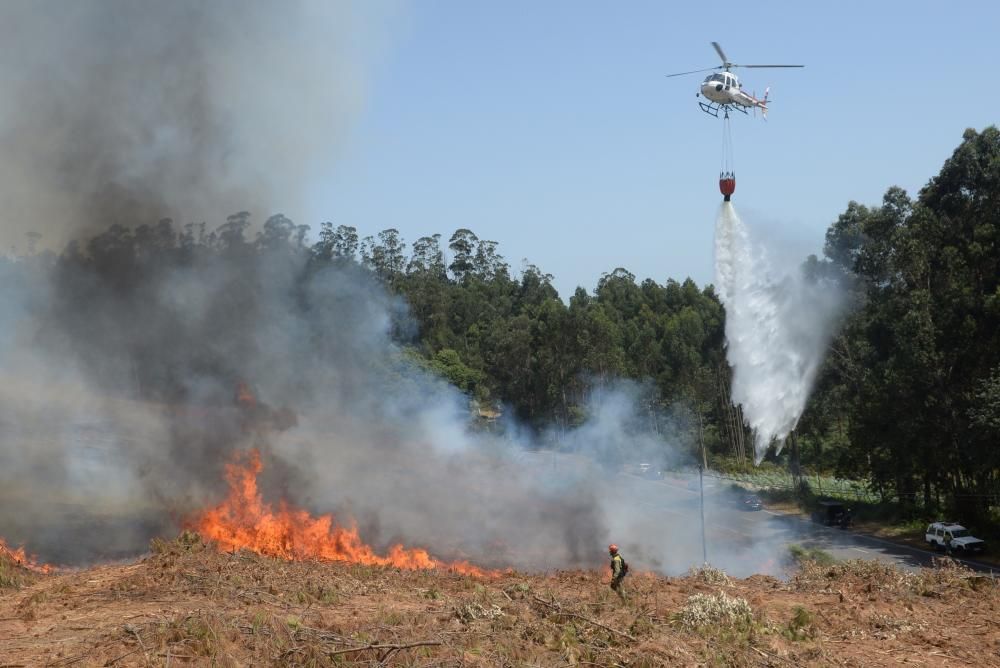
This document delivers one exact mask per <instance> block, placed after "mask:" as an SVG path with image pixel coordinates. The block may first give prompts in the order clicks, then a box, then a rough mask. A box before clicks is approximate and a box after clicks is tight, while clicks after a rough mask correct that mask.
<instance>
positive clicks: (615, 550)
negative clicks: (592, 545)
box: [608, 543, 618, 554]
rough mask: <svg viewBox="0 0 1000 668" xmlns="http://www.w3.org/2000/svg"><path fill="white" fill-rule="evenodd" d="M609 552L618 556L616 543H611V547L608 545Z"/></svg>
mask: <svg viewBox="0 0 1000 668" xmlns="http://www.w3.org/2000/svg"><path fill="white" fill-rule="evenodd" d="M608 552H610V553H611V554H618V546H617V545H615V544H614V543H611V545H608Z"/></svg>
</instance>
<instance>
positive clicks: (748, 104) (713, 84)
mask: <svg viewBox="0 0 1000 668" xmlns="http://www.w3.org/2000/svg"><path fill="white" fill-rule="evenodd" d="M712 46H713V47H715V52H716V53H718V54H719V58H721V59H722V65H719V66H717V67H707V68H705V69H703V70H692V71H690V72H677V73H676V74H668V75H667V77H668V78H669V77H679V76H684V75H687V74H698V73H699V72H715V74H710V75H708V76H707V77H705V80H704V81H702V82H701V91H700V93H695V97H697V96H698V95H701V96H704V98H705V99H706V100H708V102H707V103H706V102H701V101H700V100H699V102H698V106H699V107H701V110H702V111H704V112H705V113H706V114H708V115H710V116H715V117H716V118H718V117H719V112H720V111H721V112H723V113H724V114H725V117H726V118H729V112H730V110H733V109H735V110H736V111H741V112H743V113H744V114H746V113H747V110H748V109H754V110H756V109H760V110H761V112H762V113H763V115H764V118H765V119H766V118H767V96H768V94H769V93H770V92H771V89H770V88H768V89H767V90H765V91H764V97H763V98H762V99H760V100H758V99H757V98H756V97H755V96H754V95H752V94H750V93H747V92H745V91H744V90H743V88H742V86H741V85H740V80H739V79H738V78H737V77H736V75H735V74H733V73H732V72H730V70H731V69H732V68H734V67H746V68H751V67H756V68H760V67H805V65H737V64H736V63H731V62H729V59H728V58H727V57H726V54H725V52H724V51H723V50H722V47H721V46H719V43H718V42H712ZM716 70H723V71H721V72H718V71H716Z"/></svg>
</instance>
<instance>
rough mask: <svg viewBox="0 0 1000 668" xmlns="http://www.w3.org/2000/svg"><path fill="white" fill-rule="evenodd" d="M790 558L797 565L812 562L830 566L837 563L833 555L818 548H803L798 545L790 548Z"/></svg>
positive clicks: (792, 545)
mask: <svg viewBox="0 0 1000 668" xmlns="http://www.w3.org/2000/svg"><path fill="white" fill-rule="evenodd" d="M788 556H789V558H790V559H791V560H792V562H793V563H795V564H799V565H801V564H803V563H805V562H812V563H815V564H818V565H820V566H830V565H832V564H834V563H835V562H836V559H834V558H833V555H832V554H830V553H829V552H826V551H825V550H821V549H819V548H818V547H803V546H802V545H798V544H797V543H792V544H791V545H789V546H788Z"/></svg>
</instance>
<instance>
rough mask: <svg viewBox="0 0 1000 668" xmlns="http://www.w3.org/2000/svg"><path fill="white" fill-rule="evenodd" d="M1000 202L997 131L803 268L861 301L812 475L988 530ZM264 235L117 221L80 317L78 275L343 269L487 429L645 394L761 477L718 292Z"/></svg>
mask: <svg viewBox="0 0 1000 668" xmlns="http://www.w3.org/2000/svg"><path fill="white" fill-rule="evenodd" d="M998 193H1000V133H998V131H997V129H996V128H995V127H990V128H987V129H985V130H984V131H982V132H981V133H980V132H976V131H973V130H968V131H966V133H965V135H964V137H963V141H962V143H961V145H960V146H959V147H958V148H957V149H956V150H955V152H954V154H953V155H952V156H951V157H950V158H949V159H948V160H947V161H946V162H945V164H944V166H943V167H942V169H941V171H940V173H939V174H938V175H937V176H935V177H933V178H932V179H930V181H929V182H928V184H927V185H926V186H925V187H924V188H923V189H922V190H921V191H920V192H919V194H918V195H917V197H916V198H915V199H914V198H911V197H910V196H909V195H907V193H905V192H904V191H903V190H901V189H899V188H895V187H894V188H890V189H889V190H888V191H887V192H886V193H885V196H884V199H883V201H882V203H881V205H879V206H874V207H869V206H864V205H861V204H858V203H856V202H851V203H849V204H848V205H847V208H846V210H845V212H844V213H843V214H841V215H840V216H839V218H838V219H837V220H836V221H835V222H833V223H832V225H831V226H830V228H829V230H828V232H827V235H826V244H825V247H824V249H823V257H815V256H810V257H809V258H803V268H804V270H805V271H806V272H807V275H809V276H812V277H814V278H816V279H817V280H819V279H823V280H827V281H831V282H835V283H836V284H838V285H839V286H840V289H843V290H845V291H846V292H847V294H848V295H849V302H850V308H849V309H848V312H847V315H845V316H844V318H843V321H842V322H841V323H840V328H839V331H838V333H837V335H836V336H835V337H834V339H833V341H832V343H831V346H830V350H829V354H828V357H827V360H826V362H825V365H824V367H823V369H822V371H821V373H820V376H819V378H818V381H817V385H816V389H815V391H814V393H813V395H812V397H811V400H810V402H809V404H808V406H807V409H806V411H805V414H804V415H803V417H802V420H801V421H800V423H799V428H798V430H797V448H795V450H794V452H792V449H790V448H786V449H785V450H784V452H783V453H782V455H781V459H780V462H782V463H788V458H789V457H796V458H797V459H798V461H797V462H793V464H794V465H797V466H801V467H802V468H803V469H804V470H806V471H817V472H818V471H823V472H834V473H837V474H839V475H843V476H849V477H853V478H859V479H865V480H867V481H869V483H870V484H871V485H872V487H873V488H874V489H876V490H878V491H880V492H882V493H883V494H885V495H886V496H887V497H896V498H898V499H899V500H900V501H902V502H903V503H904V504H906V505H909V506H910V507H913V508H914V509H923V511H924V512H925V513H930V512H939V511H946V510H956V511H961V512H964V513H974V514H977V515H981V514H982V513H984V512H986V511H987V510H988V509H989V507H990V506H991V504H996V502H997V495H998V494H1000V477H998V476H1000V448H998V440H1000V289H998V273H1000V266H998V262H1000V248H998V242H1000V207H998ZM250 227H251V221H250V215H249V214H248V213H246V212H242V213H239V214H235V215H233V216H230V217H229V218H228V219H227V221H226V222H225V223H224V224H223V225H222V226H220V227H218V228H217V229H208V228H206V226H205V225H186V226H183V227H182V228H180V229H178V228H176V227H175V226H174V224H173V223H172V222H171V221H169V220H164V221H161V222H159V223H158V224H155V225H139V226H137V227H134V228H131V227H128V226H123V225H113V226H111V227H110V228H109V229H108V230H107V231H105V232H104V233H102V234H99V235H97V236H95V237H93V238H90V239H88V240H86V241H81V242H77V243H73V244H71V245H70V246H69V247H68V248H67V249H66V250H65V251H64V252H63V253H62V254H61V255H60V256H59V257H58V259H57V261H56V262H57V264H58V265H59V266H60V267H62V268H63V270H64V271H63V276H64V278H65V281H66V282H67V283H70V282H71V283H72V286H67V287H68V288H71V289H67V291H66V294H68V295H69V296H68V297H66V299H67V300H68V301H67V304H68V303H70V302H73V303H75V301H74V300H86V299H87V294H86V290H88V289H90V288H88V285H92V284H93V281H91V282H90V283H88V281H81V280H80V272H81V271H83V272H84V273H87V272H89V273H90V274H93V275H94V276H98V277H104V280H105V284H108V283H109V282H110V283H113V284H114V285H119V284H121V285H125V284H128V283H130V282H133V281H136V280H138V279H137V277H140V276H142V275H145V274H148V273H150V272H153V273H157V272H159V273H163V272H164V271H166V269H170V268H176V267H183V266H185V265H186V264H190V263H192V262H195V261H197V262H201V263H205V262H212V261H218V262H220V263H222V262H225V261H226V258H232V257H246V256H253V255H255V254H272V255H273V254H275V253H278V254H287V255H288V256H289V257H294V258H297V260H301V264H302V266H303V271H304V272H306V273H309V272H316V271H319V270H320V269H322V268H323V267H326V266H329V265H336V266H339V267H343V268H346V269H349V270H350V272H352V273H351V276H362V277H368V279H370V280H373V281H377V282H379V283H381V284H382V285H384V286H385V288H386V289H387V290H388V291H389V292H390V293H391V294H394V295H398V296H399V297H400V298H401V299H402V300H403V301H405V303H406V304H407V305H408V309H407V315H406V316H405V317H398V318H397V319H396V321H395V322H394V325H393V329H394V336H395V338H396V339H397V342H398V343H399V345H400V346H401V347H402V349H403V350H405V351H407V354H408V355H410V356H411V358H412V359H413V360H415V361H417V362H418V363H419V364H420V365H422V366H424V367H426V368H428V369H430V370H432V371H433V372H435V373H437V374H439V375H440V376H442V377H444V378H446V379H447V380H448V381H449V382H451V383H452V384H454V385H455V386H456V387H457V388H459V389H460V390H461V391H463V392H465V393H466V394H467V395H468V397H469V399H470V404H473V405H476V406H479V407H480V408H481V409H482V412H483V413H484V414H487V415H495V414H496V413H503V414H504V415H505V416H506V417H508V418H509V417H516V418H517V420H518V422H519V424H521V425H528V426H530V427H534V428H538V429H539V430H541V429H551V428H552V427H557V428H561V429H567V430H568V429H572V428H573V427H574V426H577V425H580V424H581V423H582V422H583V421H584V420H585V419H586V417H587V412H588V407H589V406H591V405H592V403H591V402H592V400H593V398H594V396H595V393H599V392H600V391H602V389H604V388H608V387H611V386H613V385H614V384H615V383H616V382H618V381H619V380H620V379H634V380H636V381H639V384H638V385H637V386H638V387H640V388H641V392H640V393H639V395H638V398H637V401H638V402H639V403H640V406H639V407H638V413H639V414H640V415H648V416H649V420H650V426H651V428H653V430H655V431H657V432H659V431H660V428H659V425H662V424H664V423H665V422H666V421H670V422H672V424H673V425H674V426H675V427H676V426H677V425H680V428H679V429H677V428H675V429H674V430H672V431H671V430H666V429H664V430H663V433H664V434H665V435H664V441H665V448H664V449H665V450H666V445H667V444H666V441H667V440H668V439H671V438H681V439H682V440H684V441H685V443H684V444H683V445H684V446H685V447H688V448H689V450H690V451H691V453H692V456H696V453H697V447H698V444H699V443H704V445H705V449H706V451H707V452H708V456H709V457H710V458H722V457H724V458H727V459H728V460H729V461H730V462H734V461H735V462H737V463H743V464H751V465H752V452H751V451H752V446H751V442H752V438H751V435H750V434H749V433H748V432H747V429H746V427H745V426H744V425H743V420H742V415H741V412H740V408H739V407H737V406H733V405H732V403H731V401H730V396H729V385H730V373H731V370H730V368H729V366H728V364H727V362H726V358H725V337H724V326H725V312H724V310H723V308H722V306H721V304H720V302H719V299H718V298H717V296H716V294H715V292H714V290H713V288H712V286H704V287H699V286H698V285H696V284H695V283H694V282H692V281H691V280H684V281H681V282H678V281H675V280H672V279H668V280H666V282H664V283H658V282H656V281H653V280H648V279H647V280H644V281H641V282H638V281H637V280H636V278H635V276H634V275H633V274H631V273H630V272H629V271H628V270H627V269H625V268H621V267H619V268H615V269H613V270H612V271H609V272H608V273H606V274H604V275H602V276H601V277H600V279H599V280H598V282H597V285H596V286H595V287H594V288H593V289H592V290H587V289H584V288H582V287H581V288H577V290H576V291H575V293H574V294H573V295H570V296H569V298H568V299H567V300H564V299H562V298H561V297H560V295H559V294H558V293H557V292H556V290H555V288H554V287H553V285H552V278H553V277H552V276H551V275H549V274H547V273H545V271H544V270H543V269H542V268H539V267H536V266H534V265H526V266H524V267H522V268H520V269H519V270H517V271H514V270H512V268H511V267H510V265H509V263H508V261H507V260H506V259H505V258H504V257H503V256H502V255H501V253H500V249H499V244H498V242H496V241H493V240H487V239H481V238H479V237H478V236H477V235H476V234H475V233H474V232H473V231H472V230H470V229H459V230H457V231H455V232H454V233H452V234H451V235H450V236H448V237H447V238H445V237H443V236H441V235H439V234H433V235H430V236H424V237H420V238H419V239H416V240H413V241H412V242H410V243H407V241H406V240H404V239H403V238H402V236H401V235H400V233H399V232H398V230H395V229H386V230H383V231H381V232H379V233H378V234H377V235H375V236H365V237H361V236H360V235H359V232H358V230H357V229H356V228H355V227H352V226H349V225H343V224H341V225H335V224H334V223H330V222H327V223H323V224H322V225H320V227H319V229H318V230H310V229H309V228H308V227H306V226H302V225H296V224H295V223H294V222H292V221H291V220H289V219H287V218H285V217H284V216H282V215H276V216H272V217H271V218H269V219H268V220H267V221H266V222H265V223H264V224H263V225H262V226H261V228H260V231H259V232H257V233H256V234H251V233H250ZM310 233H312V234H310ZM70 267H71V268H72V269H73V270H72V271H67V270H66V268H70ZM98 282H99V281H98ZM81 291H82V292H81ZM206 364H210V363H208V362H206ZM157 373H167V372H165V371H162V370H161V371H158V372H157ZM598 396H599V394H598ZM668 433H669V434H670V435H669V436H668V435H667V434H668ZM678 434H680V436H678ZM670 445H671V446H673V447H676V446H677V445H678V444H677V443H671V444H670Z"/></svg>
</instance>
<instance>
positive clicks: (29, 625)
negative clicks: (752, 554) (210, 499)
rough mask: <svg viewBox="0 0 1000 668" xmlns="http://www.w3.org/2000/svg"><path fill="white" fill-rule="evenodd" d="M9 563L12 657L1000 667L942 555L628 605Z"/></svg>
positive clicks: (962, 578)
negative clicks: (905, 566)
mask: <svg viewBox="0 0 1000 668" xmlns="http://www.w3.org/2000/svg"><path fill="white" fill-rule="evenodd" d="M3 573H6V577H5V579H0V584H2V583H4V582H6V583H7V584H6V587H5V588H0V665H2V666H36V665H47V666H69V665H74V666H91V665H94V666H98V665H115V666H164V665H172V666H182V665H220V666H237V665H240V666H242V665H308V666H327V665H364V666H368V665H394V666H459V665H461V666H528V665H534V666H539V665H541V666H561V665H600V666H604V665H627V666H662V665H683V666H691V665H734V666H791V665H838V666H889V665H892V666H895V665H898V664H900V663H905V662H915V663H917V664H919V665H955V666H959V665H978V666H981V665H1000V654H998V650H1000V630H998V627H997V625H996V623H995V619H996V615H997V610H998V604H1000V589H998V587H997V585H996V583H995V582H994V581H993V580H991V579H989V578H986V577H982V576H978V575H975V574H973V573H970V572H968V571H965V570H963V569H960V568H957V567H955V566H953V565H950V564H948V563H943V564H942V565H941V566H940V567H939V568H936V569H933V570H926V571H922V572H920V573H918V574H906V573H902V572H900V571H897V570H894V569H891V568H888V567H885V566H883V565H880V564H877V563H873V562H850V563H846V564H839V565H835V566H827V567H820V566H816V565H810V566H806V567H804V568H803V569H801V570H799V571H798V572H797V574H796V575H795V576H793V577H792V578H791V579H790V580H789V581H787V582H782V581H779V580H776V579H773V578H770V577H765V576H754V577H751V578H747V579H745V580H730V579H729V578H727V577H726V576H725V575H724V574H722V573H721V572H719V571H715V570H713V569H703V570H701V571H697V572H693V573H691V574H690V575H688V576H687V577H683V578H664V577H659V576H653V575H648V574H635V575H630V576H629V578H628V580H629V582H628V585H629V598H628V601H627V602H625V603H622V602H620V601H619V600H618V598H617V597H616V596H615V595H614V594H613V593H612V592H611V591H610V590H609V589H608V587H607V583H606V576H605V574H604V573H597V572H586V571H566V572H556V573H550V574H540V575H530V574H522V573H503V574H497V575H495V576H493V577H486V578H476V577H470V576H466V575H458V574H452V573H444V572H437V571H400V570H396V569H392V568H381V567H367V566H358V565H350V564H342V563H314V562H285V561H279V560H274V559H269V558H265V557H261V556H259V555H256V554H253V553H247V552H239V553H235V554H227V553H219V552H217V551H216V550H214V549H213V548H212V547H210V546H207V545H205V544H204V543H203V542H202V541H201V540H200V538H199V537H198V536H196V535H191V534H187V535H184V536H181V537H180V538H178V539H177V540H174V541H171V542H158V541H157V542H154V545H153V551H152V553H151V555H150V556H148V557H146V558H144V559H142V560H141V561H138V562H137V563H131V564H116V565H104V566H96V567H93V568H89V569H86V570H80V571H74V572H62V573H56V574H50V575H41V574H33V573H27V572H19V569H18V567H17V566H14V565H12V564H10V563H7V564H5V565H4V566H3V568H2V569H0V574H3ZM744 602H745V603H744Z"/></svg>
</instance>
